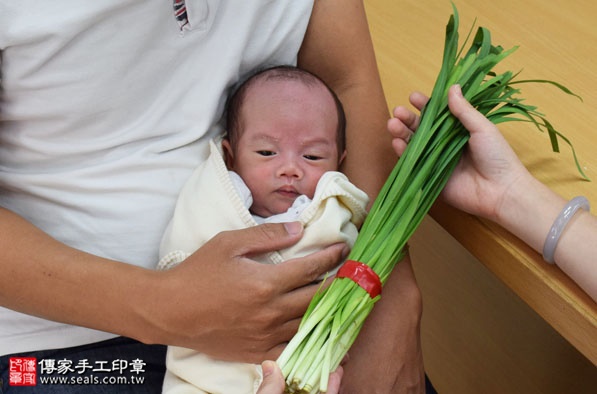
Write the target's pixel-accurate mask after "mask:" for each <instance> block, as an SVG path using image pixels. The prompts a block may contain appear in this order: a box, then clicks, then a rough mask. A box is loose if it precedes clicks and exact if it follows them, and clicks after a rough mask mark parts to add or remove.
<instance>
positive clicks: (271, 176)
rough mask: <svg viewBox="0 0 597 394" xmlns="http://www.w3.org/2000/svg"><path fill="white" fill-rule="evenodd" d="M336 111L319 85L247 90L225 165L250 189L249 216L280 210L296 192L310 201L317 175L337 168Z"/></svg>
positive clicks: (268, 83) (275, 85)
mask: <svg viewBox="0 0 597 394" xmlns="http://www.w3.org/2000/svg"><path fill="white" fill-rule="evenodd" d="M336 111H337V110H336V105H335V103H334V100H333V98H332V97H331V95H330V94H329V92H327V90H325V87H323V86H319V85H317V86H305V85H304V84H303V83H302V82H297V81H272V80H270V81H266V82H263V83H259V84H257V86H253V87H252V88H251V90H250V91H248V92H247V96H246V97H245V102H244V104H243V108H242V113H241V116H242V124H243V130H242V132H241V135H240V138H239V140H238V146H237V148H236V151H235V152H234V157H233V158H232V160H231V161H232V169H233V170H234V171H236V172H237V173H238V174H239V175H240V176H241V177H242V178H243V180H244V181H245V183H246V184H247V186H248V187H249V189H250V190H251V193H252V195H253V206H252V207H251V211H252V212H253V213H254V214H256V215H259V216H262V217H268V216H271V215H273V214H278V213H282V212H285V211H286V210H287V209H288V208H290V206H291V205H292V203H293V202H294V200H295V199H296V198H297V197H298V196H299V195H301V194H305V195H307V196H308V197H309V198H313V194H314V193H315V187H316V186H317V182H318V181H319V178H320V177H321V176H322V175H323V173H324V172H326V171H333V170H337V168H338V163H339V152H338V149H337V143H336V135H337V134H336V133H337V131H336V127H337V112H336Z"/></svg>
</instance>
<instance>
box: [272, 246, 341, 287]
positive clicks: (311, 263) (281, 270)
mask: <svg viewBox="0 0 597 394" xmlns="http://www.w3.org/2000/svg"><path fill="white" fill-rule="evenodd" d="M349 251H350V248H349V247H348V245H346V244H344V243H337V244H334V245H330V246H328V247H326V248H324V249H322V250H320V251H317V252H314V253H311V254H309V255H307V256H304V257H299V258H294V259H290V260H287V261H285V262H283V263H281V264H278V266H277V268H276V270H275V271H274V274H275V275H276V276H277V279H278V281H279V282H280V283H281V286H283V287H282V288H283V289H285V290H286V291H287V292H291V291H293V290H295V289H299V288H301V287H303V286H306V285H309V284H312V283H314V282H317V281H318V278H320V277H321V276H322V275H324V274H325V273H326V272H329V271H331V270H332V269H334V268H335V267H336V266H337V265H338V264H339V263H340V262H341V261H342V260H343V259H344V258H346V256H347V255H348V252H349Z"/></svg>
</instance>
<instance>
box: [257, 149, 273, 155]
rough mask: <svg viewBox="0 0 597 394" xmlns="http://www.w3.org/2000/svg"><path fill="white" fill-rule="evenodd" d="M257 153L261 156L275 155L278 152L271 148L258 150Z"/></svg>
mask: <svg viewBox="0 0 597 394" xmlns="http://www.w3.org/2000/svg"><path fill="white" fill-rule="evenodd" d="M257 154H259V155H261V156H273V155H275V154H276V152H274V151H271V150H258V151H257Z"/></svg>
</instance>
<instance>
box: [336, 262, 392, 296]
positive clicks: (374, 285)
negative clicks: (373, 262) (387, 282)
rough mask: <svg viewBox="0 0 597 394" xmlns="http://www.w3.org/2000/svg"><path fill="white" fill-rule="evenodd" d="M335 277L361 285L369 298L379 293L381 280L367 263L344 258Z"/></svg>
mask: <svg viewBox="0 0 597 394" xmlns="http://www.w3.org/2000/svg"><path fill="white" fill-rule="evenodd" d="M336 278H348V279H350V280H352V281H353V282H354V283H356V284H357V285H359V286H361V287H362V288H363V289H364V290H365V291H366V292H367V293H369V296H370V297H371V298H375V297H377V296H378V295H380V294H381V280H379V276H378V275H377V274H376V273H375V271H373V270H372V269H371V267H369V266H368V265H367V264H363V263H361V262H359V261H354V260H346V262H345V263H344V264H343V265H342V267H340V269H339V270H338V273H337V274H336Z"/></svg>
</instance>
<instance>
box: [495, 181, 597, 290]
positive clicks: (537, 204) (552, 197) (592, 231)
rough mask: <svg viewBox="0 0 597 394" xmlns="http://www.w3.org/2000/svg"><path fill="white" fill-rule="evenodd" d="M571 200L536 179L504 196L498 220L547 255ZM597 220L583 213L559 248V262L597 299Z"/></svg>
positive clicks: (572, 222) (576, 217) (571, 224)
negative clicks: (551, 233)
mask: <svg viewBox="0 0 597 394" xmlns="http://www.w3.org/2000/svg"><path fill="white" fill-rule="evenodd" d="M566 203H567V200H566V199H564V198H563V197H561V196H560V195H558V194H557V193H555V192H553V191H552V190H551V189H549V188H548V187H547V186H546V185H544V184H542V183H541V182H539V181H538V180H537V179H535V178H533V177H532V176H530V175H529V176H528V177H526V178H523V179H521V180H520V181H519V183H518V184H516V185H514V186H512V187H511V188H510V189H509V192H508V193H507V194H506V195H505V196H504V200H503V203H502V205H501V207H500V214H499V215H498V217H497V219H496V221H497V222H498V223H499V224H500V225H502V226H503V227H504V228H506V229H508V230H509V231H511V232H512V233H513V234H515V235H516V236H518V237H519V238H520V239H522V240H523V241H525V242H526V243H528V244H529V245H530V246H531V247H532V248H533V249H535V250H536V251H537V252H539V253H542V252H543V246H544V244H545V239H546V238H547V234H548V232H549V230H550V228H551V226H552V225H553V223H554V220H555V219H556V217H557V216H558V214H559V213H560V211H561V210H562V209H563V208H564V206H565V205H566ZM596 240H597V219H596V218H595V217H594V216H592V215H591V214H590V213H588V212H586V211H584V210H579V211H578V212H577V213H576V214H575V215H574V216H573V217H572V219H571V220H570V222H569V223H568V224H567V225H566V227H565V228H564V231H563V232H562V235H561V237H560V239H559V241H558V243H557V246H556V249H555V256H554V260H555V263H556V264H557V265H558V266H559V267H560V268H561V269H562V271H564V272H565V273H566V274H567V275H568V276H570V277H571V278H572V279H573V280H574V281H575V282H577V283H578V284H579V285H580V287H582V288H583V289H584V290H585V291H586V292H587V293H588V294H589V295H590V296H591V297H592V298H593V299H595V300H597V270H596V269H595V266H594V264H593V262H594V260H595V257H594V256H595V255H596V254H597V242H595V241H596Z"/></svg>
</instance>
